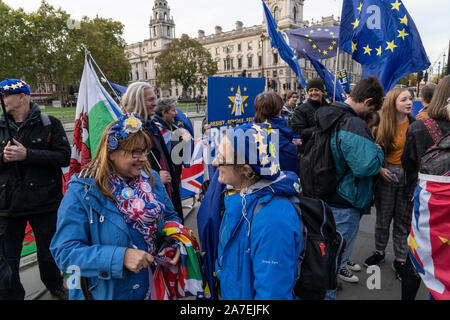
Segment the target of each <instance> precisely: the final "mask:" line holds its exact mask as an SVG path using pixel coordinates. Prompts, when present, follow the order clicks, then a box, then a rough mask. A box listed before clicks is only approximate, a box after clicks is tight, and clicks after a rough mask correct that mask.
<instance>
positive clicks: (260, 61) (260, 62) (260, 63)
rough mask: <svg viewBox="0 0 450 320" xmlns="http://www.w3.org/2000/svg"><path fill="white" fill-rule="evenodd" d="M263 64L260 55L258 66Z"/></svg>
mask: <svg viewBox="0 0 450 320" xmlns="http://www.w3.org/2000/svg"><path fill="white" fill-rule="evenodd" d="M261 66H262V56H258V67H261Z"/></svg>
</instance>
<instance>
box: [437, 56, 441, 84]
mask: <svg viewBox="0 0 450 320" xmlns="http://www.w3.org/2000/svg"><path fill="white" fill-rule="evenodd" d="M440 78H441V62H440V61H439V62H438V79H437V83H438V84H439V79H440Z"/></svg>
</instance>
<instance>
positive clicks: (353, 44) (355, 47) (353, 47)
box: [352, 42, 357, 53]
mask: <svg viewBox="0 0 450 320" xmlns="http://www.w3.org/2000/svg"><path fill="white" fill-rule="evenodd" d="M356 49H357V46H356V43H354V42H352V53H353V52H355V51H356Z"/></svg>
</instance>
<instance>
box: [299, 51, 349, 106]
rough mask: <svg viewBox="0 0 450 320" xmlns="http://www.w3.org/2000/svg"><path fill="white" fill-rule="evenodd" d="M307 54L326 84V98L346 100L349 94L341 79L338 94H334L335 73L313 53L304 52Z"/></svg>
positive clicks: (337, 87)
mask: <svg viewBox="0 0 450 320" xmlns="http://www.w3.org/2000/svg"><path fill="white" fill-rule="evenodd" d="M304 54H305V56H306V57H307V58H308V59H309V60H310V61H311V64H312V65H313V66H314V69H316V71H317V73H318V74H319V77H321V78H322V80H323V82H324V84H325V90H326V93H325V100H327V101H328V102H331V101H345V100H346V99H347V95H346V94H345V92H344V89H342V86H341V84H340V83H339V81H337V83H336V94H334V88H335V86H334V79H335V77H334V75H333V74H332V73H331V72H330V71H328V69H327V67H325V66H324V65H323V64H322V63H321V62H320V61H319V60H317V59H316V58H315V57H313V56H312V55H310V54H308V53H306V52H304Z"/></svg>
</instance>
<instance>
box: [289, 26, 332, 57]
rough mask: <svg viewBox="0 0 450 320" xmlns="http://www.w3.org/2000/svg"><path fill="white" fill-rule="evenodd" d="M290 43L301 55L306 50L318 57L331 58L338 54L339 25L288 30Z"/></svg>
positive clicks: (302, 55)
mask: <svg viewBox="0 0 450 320" xmlns="http://www.w3.org/2000/svg"><path fill="white" fill-rule="evenodd" d="M285 33H286V35H287V37H288V39H289V45H290V47H291V48H292V49H294V51H295V53H296V54H297V56H299V57H305V58H306V56H305V54H304V52H307V53H308V54H310V55H312V56H314V57H316V58H318V59H329V58H333V57H335V56H336V55H337V48H338V45H339V43H338V40H339V27H335V26H332V27H311V28H299V29H294V30H287V31H286V32H285Z"/></svg>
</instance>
